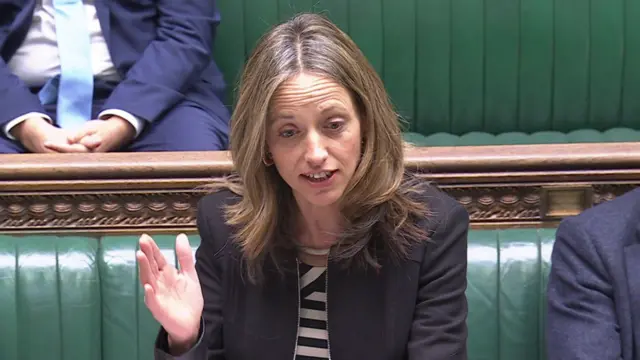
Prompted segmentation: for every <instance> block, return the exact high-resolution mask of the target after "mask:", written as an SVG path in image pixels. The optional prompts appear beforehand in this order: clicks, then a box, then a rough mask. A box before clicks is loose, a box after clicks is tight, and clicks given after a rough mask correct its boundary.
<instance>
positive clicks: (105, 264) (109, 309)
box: [99, 235, 200, 360]
mask: <svg viewBox="0 0 640 360" xmlns="http://www.w3.org/2000/svg"><path fill="white" fill-rule="evenodd" d="M153 238H154V240H156V242H157V243H158V246H159V247H160V249H162V251H163V253H164V254H165V257H166V258H167V259H169V261H172V263H173V264H174V265H175V264H176V261H177V260H176V258H175V252H174V250H173V247H174V245H175V236H168V235H165V236H154V237H153ZM189 240H190V243H191V246H193V247H194V251H195V248H197V246H198V244H199V241H200V239H199V238H198V237H197V236H189ZM136 250H138V238H137V237H134V236H109V237H104V238H103V239H102V241H101V249H100V261H99V269H100V275H101V283H100V285H101V291H102V321H103V323H102V329H103V337H102V339H103V352H102V355H103V356H102V360H121V359H130V360H145V359H148V360H151V359H152V358H153V356H152V355H153V343H154V340H155V337H156V335H157V331H158V326H159V324H158V323H157V322H156V321H155V319H154V318H153V316H152V315H151V313H150V312H149V311H148V310H147V308H146V307H145V304H144V290H143V289H142V286H140V283H139V281H138V266H137V263H136Z"/></svg>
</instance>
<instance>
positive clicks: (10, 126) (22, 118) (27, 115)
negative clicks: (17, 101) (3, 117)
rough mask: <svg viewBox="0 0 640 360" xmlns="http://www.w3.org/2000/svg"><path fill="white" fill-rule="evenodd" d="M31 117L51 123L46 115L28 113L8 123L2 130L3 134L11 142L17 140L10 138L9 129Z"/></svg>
mask: <svg viewBox="0 0 640 360" xmlns="http://www.w3.org/2000/svg"><path fill="white" fill-rule="evenodd" d="M32 117H41V118H43V119H45V120H47V121H48V122H51V118H50V117H49V115H47V114H43V113H39V112H30V113H26V114H24V115H22V116H18V117H17V118H15V119H13V120H11V121H9V122H8V123H7V124H6V125H5V126H4V128H3V129H2V130H3V131H4V134H5V135H6V136H7V137H8V138H9V139H11V140H17V139H16V138H15V137H13V136H11V133H10V131H11V129H13V128H14V127H15V126H16V125H18V124H20V123H21V122H23V121H25V120H27V119H29V118H32Z"/></svg>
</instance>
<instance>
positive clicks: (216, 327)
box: [137, 14, 468, 360]
mask: <svg viewBox="0 0 640 360" xmlns="http://www.w3.org/2000/svg"><path fill="white" fill-rule="evenodd" d="M231 149H232V156H233V162H234V166H235V168H236V170H237V177H233V178H227V179H225V180H224V181H222V182H219V183H217V184H214V187H215V190H216V191H214V192H213V193H212V194H210V195H207V196H205V197H204V198H203V199H202V200H201V201H200V203H199V207H198V221H197V223H198V229H199V232H200V237H201V239H202V241H201V245H200V246H199V248H198V250H197V251H196V262H195V264H194V261H193V258H192V254H191V251H190V248H189V244H188V241H187V239H186V236H184V235H180V236H179V237H178V239H177V240H176V251H177V253H178V258H179V263H180V268H181V271H180V272H178V271H177V270H176V269H175V268H173V267H172V266H170V265H168V264H167V262H166V260H165V259H164V258H163V256H162V255H161V254H160V251H159V250H158V248H157V246H156V245H155V244H154V242H153V240H152V239H151V238H149V237H148V236H146V235H143V236H142V237H141V239H140V248H141V251H139V252H138V254H137V256H138V261H139V264H140V280H141V282H142V284H143V286H144V289H145V303H146V305H147V307H148V308H149V310H150V311H151V313H152V314H153V315H154V317H155V318H156V319H157V320H158V321H159V322H160V324H161V325H162V329H161V331H160V334H159V336H158V339H157V343H156V359H172V358H176V359H194V360H196V359H198V360H205V359H207V360H210V359H228V360H236V359H298V360H303V359H329V358H330V359H334V360H342V359H345V360H354V359H357V360H359V359H367V360H371V359H429V360H438V359H466V358H467V353H466V338H467V329H466V316H467V303H466V298H465V288H466V264H467V260H466V251H467V229H468V215H467V213H466V211H465V210H464V209H463V208H462V207H461V206H460V205H458V203H457V202H455V201H454V200H453V199H451V198H449V197H448V196H446V195H444V194H443V193H442V192H440V191H438V190H436V189H435V188H433V187H431V186H430V185H428V184H425V183H424V181H420V180H419V179H417V178H415V177H413V176H412V175H410V174H407V173H405V171H404V158H403V150H404V149H403V141H402V136H401V131H400V128H399V124H398V118H397V116H396V114H395V113H394V112H393V109H392V106H391V104H390V102H389V101H388V98H387V95H386V93H385V90H384V86H383V83H382V82H381V80H380V79H379V77H378V76H377V74H376V72H375V71H374V69H373V68H372V67H371V66H370V65H369V64H368V62H367V60H366V59H365V57H364V56H363V54H362V53H361V52H360V51H359V49H358V48H357V46H356V45H355V44H354V43H353V42H352V41H351V40H350V39H349V38H348V36H347V35H345V34H344V33H342V32H341V31H340V30H339V29H338V28H337V27H336V26H334V25H333V24H331V23H330V22H329V21H328V20H326V19H325V18H323V17H321V16H319V15H312V14H303V15H299V16H297V17H295V18H293V19H292V20H290V21H289V22H287V23H284V24H282V25H280V26H278V27H275V28H274V29H273V30H271V31H270V32H269V33H267V34H266V35H265V36H264V37H263V38H262V39H261V41H260V43H259V44H258V46H257V48H256V49H255V51H254V53H253V54H252V56H251V58H250V59H249V60H248V63H247V64H246V68H245V71H244V73H243V77H242V79H241V85H240V90H239V96H238V103H237V104H236V107H235V113H234V114H233V117H232V129H231Z"/></svg>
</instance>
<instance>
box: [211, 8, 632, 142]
mask: <svg viewBox="0 0 640 360" xmlns="http://www.w3.org/2000/svg"><path fill="white" fill-rule="evenodd" d="M217 3H218V6H219V8H220V11H221V14H222V23H221V25H220V28H219V32H218V38H217V43H216V52H215V58H216V60H217V62H218V63H219V64H220V66H221V68H222V69H223V72H224V73H225V77H226V79H227V82H228V83H229V84H230V85H231V86H230V88H231V89H233V88H234V85H235V84H236V80H237V78H238V74H239V72H240V70H241V68H242V65H243V63H244V60H245V58H246V56H247V55H248V54H249V53H250V52H251V50H252V48H253V46H254V45H255V43H256V41H257V40H258V38H259V37H260V35H261V34H263V33H264V32H265V31H266V30H267V29H268V28H269V27H270V26H271V25H274V24H277V23H278V22H281V21H283V20H286V19H287V18H289V17H290V16H291V15H293V14H294V13H296V12H301V11H310V10H312V11H315V12H322V13H325V14H327V15H329V17H330V18H331V19H332V20H333V21H334V22H335V23H337V24H338V25H339V26H340V27H341V28H342V29H343V30H345V31H347V32H348V33H349V34H350V36H351V37H352V38H353V39H354V40H355V41H356V43H357V44H358V45H359V46H360V47H361V48H362V50H363V52H364V53H365V55H366V56H367V57H368V58H369V60H370V61H371V63H372V64H373V66H374V67H375V68H376V69H377V71H378V73H379V74H380V75H381V76H382V78H383V80H384V82H385V85H386V87H387V89H388V91H389V93H390V95H391V97H392V100H393V101H394V103H395V104H396V106H397V108H398V110H399V112H400V114H401V115H402V116H403V117H404V119H405V120H406V121H407V124H408V126H407V131H408V135H407V138H408V140H410V141H413V142H414V143H416V144H417V145H432V146H437V145H482V144H522V143H525V144H529V143H562V142H601V141H604V142H613V141H638V140H640V131H639V130H640V102H638V101H637V99H638V98H640V68H638V66H636V64H638V63H640V23H638V22H637V21H635V19H637V18H638V17H639V16H640V5H638V3H637V2H636V1H632V0H613V1H606V2H585V1H578V0H568V1H553V0H520V1H517V2H514V1H511V0H457V1H445V0H219V1H218V2H217ZM231 98H232V97H231V96H229V98H228V99H227V103H231V101H232V100H231ZM611 129H613V130H612V131H607V130H611Z"/></svg>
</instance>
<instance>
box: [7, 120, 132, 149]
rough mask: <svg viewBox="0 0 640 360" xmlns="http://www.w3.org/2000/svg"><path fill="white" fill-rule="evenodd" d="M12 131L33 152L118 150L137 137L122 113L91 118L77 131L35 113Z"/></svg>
mask: <svg viewBox="0 0 640 360" xmlns="http://www.w3.org/2000/svg"><path fill="white" fill-rule="evenodd" d="M12 134H13V135H14V136H15V137H16V138H17V139H18V140H19V141H20V142H21V143H22V145H23V146H24V147H25V148H27V149H28V150H29V151H31V152H33V153H82V152H84V153H86V152H109V151H114V150H117V149H119V148H120V147H122V146H124V145H125V144H128V143H129V142H130V141H131V140H132V139H133V138H134V136H135V129H134V128H133V125H131V123H129V122H128V121H127V120H125V119H123V118H121V117H119V116H111V117H109V118H107V119H104V120H89V121H87V122H86V123H85V124H84V125H83V126H82V128H80V129H79V130H77V131H76V132H70V131H68V130H64V129H61V128H58V127H55V126H53V125H52V124H51V123H49V122H48V121H47V120H46V119H44V118H40V117H34V118H29V119H27V120H25V121H23V122H22V123H21V124H19V125H17V126H16V128H15V131H13V130H12Z"/></svg>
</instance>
